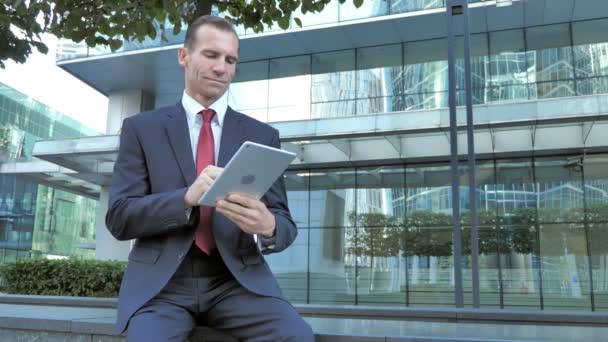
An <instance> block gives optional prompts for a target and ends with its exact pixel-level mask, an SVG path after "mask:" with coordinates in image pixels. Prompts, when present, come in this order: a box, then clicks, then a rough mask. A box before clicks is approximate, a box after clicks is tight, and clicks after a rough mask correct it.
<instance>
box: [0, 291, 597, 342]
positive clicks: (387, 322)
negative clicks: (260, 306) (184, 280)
mask: <svg viewBox="0 0 608 342" xmlns="http://www.w3.org/2000/svg"><path fill="white" fill-rule="evenodd" d="M115 305H116V299H113V298H73V297H47V296H19V295H0V340H1V341H13V340H14V341H17V340H44V341H66V340H70V341H81V340H82V341H97V342H119V341H121V342H122V341H124V336H113V333H114V322H115V318H116V309H115ZM296 307H297V309H298V311H299V312H300V313H301V314H302V315H303V316H304V319H305V320H306V321H307V322H308V323H309V324H310V325H311V327H312V328H313V330H314V332H315V336H316V341H317V342H318V341H337V342H340V341H349V342H351V341H355V342H356V341H374V342H375V341H382V342H387V341H392V342H397V341H399V342H403V341H406V342H414V341H416V342H431V341H442V342H465V341H491V342H505V341H513V340H516V341H534V342H539V341H556V342H566V341H568V342H570V341H577V342H586V341H589V342H591V341H603V340H606V336H608V327H607V326H608V313H564V312H561V313H555V312H551V313H546V312H534V311H504V310H503V311H493V310H472V309H413V308H378V307H354V306H327V305H298V306H296ZM212 341H214V342H220V341H221V342H232V341H235V340H234V339H233V338H231V337H229V336H226V335H224V334H222V333H219V332H217V331H215V330H213V329H209V328H204V327H201V328H197V329H195V331H194V336H193V337H192V339H191V342H212Z"/></svg>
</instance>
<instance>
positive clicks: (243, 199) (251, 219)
mask: <svg viewBox="0 0 608 342" xmlns="http://www.w3.org/2000/svg"><path fill="white" fill-rule="evenodd" d="M215 209H216V210H217V211H218V212H220V213H222V214H223V215H224V216H226V217H227V218H228V219H229V220H230V221H232V222H234V223H235V224H236V225H237V226H239V228H241V230H242V231H244V232H246V233H249V234H260V235H262V236H264V237H267V238H269V237H272V236H273V235H274V231H275V225H276V222H275V218H274V215H273V214H272V213H271V212H270V210H268V208H266V205H265V204H264V203H263V202H262V201H260V200H256V199H253V198H251V197H248V196H246V195H243V194H230V195H228V197H226V198H225V199H223V200H219V201H218V202H217V203H216V206H215Z"/></svg>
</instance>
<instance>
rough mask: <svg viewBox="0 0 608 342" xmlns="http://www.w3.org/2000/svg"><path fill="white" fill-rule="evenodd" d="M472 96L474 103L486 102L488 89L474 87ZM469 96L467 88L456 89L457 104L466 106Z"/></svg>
mask: <svg viewBox="0 0 608 342" xmlns="http://www.w3.org/2000/svg"><path fill="white" fill-rule="evenodd" d="M471 96H472V98H471V99H472V102H473V105H478V104H484V103H486V89H485V88H473V89H471ZM466 104H467V98H466V91H465V90H457V91H456V105H457V106H466Z"/></svg>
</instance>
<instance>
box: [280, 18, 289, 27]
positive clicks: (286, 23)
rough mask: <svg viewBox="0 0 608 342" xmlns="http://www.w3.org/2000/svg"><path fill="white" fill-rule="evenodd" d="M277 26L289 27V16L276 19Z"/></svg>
mask: <svg viewBox="0 0 608 342" xmlns="http://www.w3.org/2000/svg"><path fill="white" fill-rule="evenodd" d="M278 23H279V27H280V28H282V29H283V30H287V29H288V28H289V16H284V17H281V19H279V21H278Z"/></svg>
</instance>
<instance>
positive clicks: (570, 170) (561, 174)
mask: <svg viewBox="0 0 608 342" xmlns="http://www.w3.org/2000/svg"><path fill="white" fill-rule="evenodd" d="M534 165H535V168H536V170H535V172H536V181H537V183H538V185H539V188H538V196H539V198H538V208H539V209H538V217H539V220H540V222H547V223H555V222H582V221H583V220H584V217H583V209H584V206H583V203H584V201H583V191H584V190H583V186H582V185H583V184H582V171H583V168H582V166H581V165H582V164H581V161H580V158H576V157H574V158H559V159H558V158H539V159H537V160H536V162H535V163H534Z"/></svg>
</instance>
